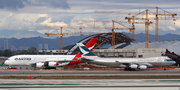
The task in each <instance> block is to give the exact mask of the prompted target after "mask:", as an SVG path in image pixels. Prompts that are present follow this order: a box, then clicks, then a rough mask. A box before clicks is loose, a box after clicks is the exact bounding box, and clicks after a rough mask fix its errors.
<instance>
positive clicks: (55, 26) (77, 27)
mask: <svg viewBox="0 0 180 90" xmlns="http://www.w3.org/2000/svg"><path fill="white" fill-rule="evenodd" d="M45 27H51V28H61V31H60V32H61V33H60V34H57V33H55V34H54V33H46V35H47V36H49V35H61V37H60V38H61V39H60V40H61V41H60V45H61V47H60V48H61V50H63V42H62V41H63V37H62V36H63V35H64V34H65V33H64V34H63V33H62V28H75V29H112V31H113V34H114V35H115V33H114V30H130V31H132V30H133V28H115V27H114V21H113V27H87V26H57V25H47V24H46V25H45ZM112 47H113V48H115V37H113V44H112Z"/></svg>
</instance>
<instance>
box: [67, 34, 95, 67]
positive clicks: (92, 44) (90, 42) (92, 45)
mask: <svg viewBox="0 0 180 90" xmlns="http://www.w3.org/2000/svg"><path fill="white" fill-rule="evenodd" d="M97 39H98V38H92V39H91V40H90V41H89V42H88V43H87V44H86V47H87V48H89V49H91V51H92V50H93V48H94V46H95V44H96V42H97ZM80 57H81V54H80V52H78V53H77V54H76V56H75V57H74V58H73V60H74V61H72V62H69V64H68V65H72V64H78V63H83V62H82V61H80V60H79V59H78V58H80Z"/></svg>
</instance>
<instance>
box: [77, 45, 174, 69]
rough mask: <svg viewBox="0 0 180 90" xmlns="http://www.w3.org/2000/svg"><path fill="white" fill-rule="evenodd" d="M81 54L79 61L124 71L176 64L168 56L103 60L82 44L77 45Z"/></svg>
mask: <svg viewBox="0 0 180 90" xmlns="http://www.w3.org/2000/svg"><path fill="white" fill-rule="evenodd" d="M77 46H78V49H79V51H80V53H81V58H79V60H81V61H83V62H87V63H91V64H96V65H103V66H107V67H112V68H125V69H124V70H135V69H147V68H149V67H164V70H166V67H168V66H171V65H173V64H175V63H176V62H175V61H174V60H172V59H170V58H168V57H167V56H159V57H147V58H101V57H98V56H96V55H95V54H94V53H93V52H91V51H90V50H89V49H88V48H87V47H86V46H84V45H83V44H82V43H77Z"/></svg>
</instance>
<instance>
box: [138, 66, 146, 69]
mask: <svg viewBox="0 0 180 90" xmlns="http://www.w3.org/2000/svg"><path fill="white" fill-rule="evenodd" d="M139 69H147V66H146V65H140V66H139Z"/></svg>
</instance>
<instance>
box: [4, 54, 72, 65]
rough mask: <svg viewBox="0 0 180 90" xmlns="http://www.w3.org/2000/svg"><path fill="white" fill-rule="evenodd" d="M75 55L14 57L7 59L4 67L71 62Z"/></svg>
mask: <svg viewBox="0 0 180 90" xmlns="http://www.w3.org/2000/svg"><path fill="white" fill-rule="evenodd" d="M74 57H75V55H15V56H12V57H10V58H8V59H7V60H6V61H5V62H4V64H5V65H31V64H33V63H40V62H59V61H66V60H67V61H71V60H72V59H73V58H74Z"/></svg>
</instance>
